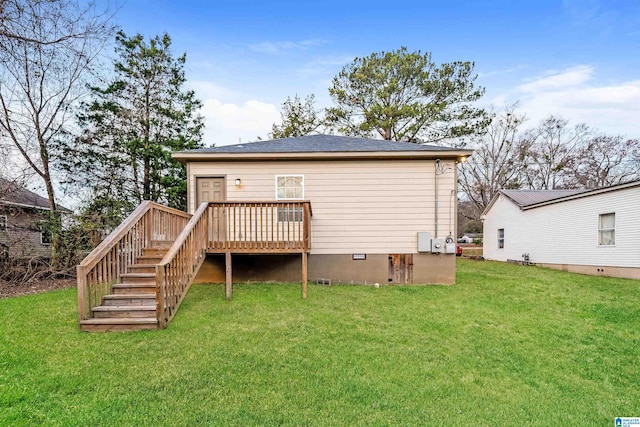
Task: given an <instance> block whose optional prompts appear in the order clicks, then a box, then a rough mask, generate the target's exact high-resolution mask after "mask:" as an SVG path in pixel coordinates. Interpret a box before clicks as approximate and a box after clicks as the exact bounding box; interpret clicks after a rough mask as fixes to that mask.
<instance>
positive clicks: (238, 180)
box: [236, 178, 242, 187]
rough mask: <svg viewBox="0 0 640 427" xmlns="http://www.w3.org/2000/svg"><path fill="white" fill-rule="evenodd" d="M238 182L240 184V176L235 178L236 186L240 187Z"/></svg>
mask: <svg viewBox="0 0 640 427" xmlns="http://www.w3.org/2000/svg"><path fill="white" fill-rule="evenodd" d="M240 184H242V180H241V179H240V178H236V187H240Z"/></svg>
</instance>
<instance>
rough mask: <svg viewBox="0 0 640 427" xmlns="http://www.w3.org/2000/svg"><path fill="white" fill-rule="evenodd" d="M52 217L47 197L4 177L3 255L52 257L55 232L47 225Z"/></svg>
mask: <svg viewBox="0 0 640 427" xmlns="http://www.w3.org/2000/svg"><path fill="white" fill-rule="evenodd" d="M60 210H61V211H62V212H71V211H70V210H69V209H67V208H61V209H60ZM48 217H49V201H48V200H47V199H46V198H44V197H42V196H39V195H37V194H36V193H34V192H32V191H29V190H27V189H26V188H23V187H21V186H19V185H17V184H15V183H14V182H12V181H9V180H6V179H3V178H0V259H2V260H7V259H22V258H31V257H42V258H48V257H50V256H51V234H50V233H49V232H48V230H47V229H46V227H44V224H45V223H46V221H47V219H48Z"/></svg>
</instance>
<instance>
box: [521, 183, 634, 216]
mask: <svg viewBox="0 0 640 427" xmlns="http://www.w3.org/2000/svg"><path fill="white" fill-rule="evenodd" d="M633 187H640V181H631V182H626V183H623V184H617V185H613V186H611V187H605V188H597V189H595V190H590V191H585V192H583V193H577V194H572V195H570V196H565V197H559V198H557V199H552V200H547V201H546V202H540V203H535V204H531V205H526V206H523V207H521V209H522V210H523V211H527V210H529V209H535V208H539V207H542V206H548V205H553V204H556V203H562V202H567V201H569V200H575V199H581V198H583V197H590V196H595V195H598V194H603V193H610V192H613V191H619V190H624V189H627V188H633Z"/></svg>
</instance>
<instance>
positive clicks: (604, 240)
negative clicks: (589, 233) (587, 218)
mask: <svg viewBox="0 0 640 427" xmlns="http://www.w3.org/2000/svg"><path fill="white" fill-rule="evenodd" d="M615 244H616V214H615V213H606V214H601V215H600V218H599V220H598V245H600V246H613V245H615Z"/></svg>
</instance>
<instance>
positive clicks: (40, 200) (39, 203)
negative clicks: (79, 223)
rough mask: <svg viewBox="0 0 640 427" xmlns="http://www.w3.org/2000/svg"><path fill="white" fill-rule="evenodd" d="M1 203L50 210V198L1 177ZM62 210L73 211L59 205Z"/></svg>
mask: <svg viewBox="0 0 640 427" xmlns="http://www.w3.org/2000/svg"><path fill="white" fill-rule="evenodd" d="M0 204H11V205H19V206H27V207H34V208H38V209H45V210H49V199H47V198H45V197H42V196H40V195H38V194H36V193H34V192H33V191H29V190H27V189H26V188H24V187H20V186H19V185H17V184H16V183H14V182H12V181H9V180H6V179H4V178H0ZM58 208H59V209H60V211H62V212H71V211H70V210H69V209H67V208H65V207H64V206H58Z"/></svg>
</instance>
